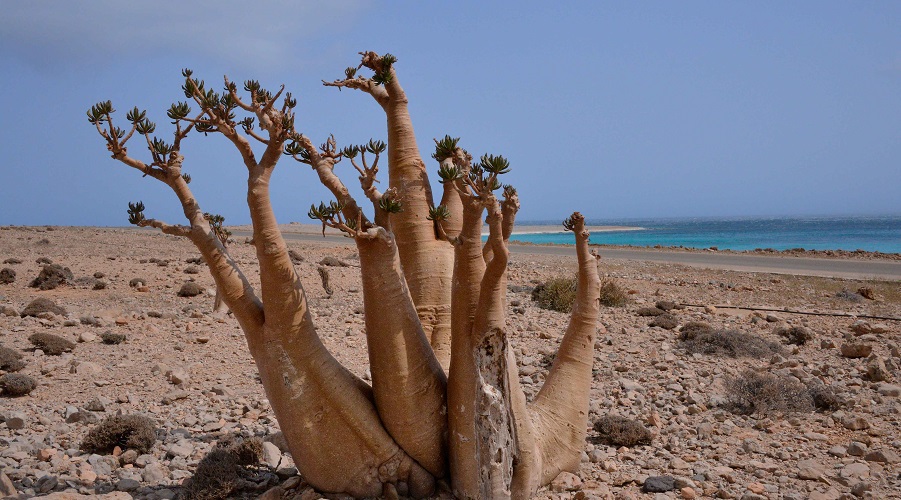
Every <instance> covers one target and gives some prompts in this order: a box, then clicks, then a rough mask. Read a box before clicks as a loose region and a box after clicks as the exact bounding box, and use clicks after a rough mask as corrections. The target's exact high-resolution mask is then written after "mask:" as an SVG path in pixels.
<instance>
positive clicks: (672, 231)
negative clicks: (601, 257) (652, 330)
mask: <svg viewBox="0 0 901 500" xmlns="http://www.w3.org/2000/svg"><path fill="white" fill-rule="evenodd" d="M587 222H588V223H589V224H590V225H598V226H608V225H610V226H632V227H641V228H642V229H640V230H634V231H611V232H595V233H593V234H592V235H591V242H592V243H595V244H607V245H636V246H647V247H653V246H656V245H661V246H665V247H668V246H683V247H689V248H710V247H717V248H719V249H720V250H726V249H729V250H754V249H757V248H772V249H774V250H788V249H792V248H804V249H807V250H858V249H861V250H867V251H871V252H884V253H901V216H855V217H762V218H761V217H753V218H752V217H733V218H685V219H675V218H673V219H619V220H589V221H587ZM518 225H542V226H547V231H548V232H547V233H542V234H515V235H513V236H512V237H511V238H510V239H511V240H515V241H524V242H531V243H569V244H572V243H574V242H575V240H574V238H573V235H572V233H568V232H565V231H563V228H562V226H561V225H560V223H559V222H554V223H551V222H550V221H537V222H523V223H522V224H518Z"/></svg>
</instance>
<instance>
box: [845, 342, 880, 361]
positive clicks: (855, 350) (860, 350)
mask: <svg viewBox="0 0 901 500" xmlns="http://www.w3.org/2000/svg"><path fill="white" fill-rule="evenodd" d="M872 352H873V346H872V345H870V344H860V343H855V344H848V343H846V344H842V347H841V353H842V356H844V357H846V358H865V357H867V356H869V355H870V354H871V353H872Z"/></svg>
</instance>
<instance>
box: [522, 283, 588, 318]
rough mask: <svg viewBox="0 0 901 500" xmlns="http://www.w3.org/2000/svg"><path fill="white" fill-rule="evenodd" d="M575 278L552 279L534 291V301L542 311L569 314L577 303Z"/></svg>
mask: <svg viewBox="0 0 901 500" xmlns="http://www.w3.org/2000/svg"><path fill="white" fill-rule="evenodd" d="M577 284H578V281H577V280H576V278H574V277H569V278H567V277H557V278H551V279H549V280H547V281H546V282H544V283H541V284H539V285H538V286H536V287H535V289H533V290H532V300H533V301H535V302H537V303H538V307H540V308H542V309H550V310H552V311H558V312H564V313H568V312H570V311H572V309H573V303H574V302H575V301H576V285H577Z"/></svg>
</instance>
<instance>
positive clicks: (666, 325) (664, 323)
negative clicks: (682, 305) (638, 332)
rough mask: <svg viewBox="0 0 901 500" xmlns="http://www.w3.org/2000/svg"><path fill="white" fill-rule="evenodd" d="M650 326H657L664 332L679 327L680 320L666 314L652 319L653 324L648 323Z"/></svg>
mask: <svg viewBox="0 0 901 500" xmlns="http://www.w3.org/2000/svg"><path fill="white" fill-rule="evenodd" d="M648 326H657V327H660V328H663V329H664V330H672V329H674V328H676V327H677V326H679V320H677V319H676V317H675V316H673V315H672V314H670V313H666V314H661V315H660V316H657V317H655V318H654V319H652V320H651V322H650V323H648Z"/></svg>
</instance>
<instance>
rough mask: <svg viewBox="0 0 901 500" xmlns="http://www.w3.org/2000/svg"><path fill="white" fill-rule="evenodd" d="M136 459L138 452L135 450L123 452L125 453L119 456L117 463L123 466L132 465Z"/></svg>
mask: <svg viewBox="0 0 901 500" xmlns="http://www.w3.org/2000/svg"><path fill="white" fill-rule="evenodd" d="M137 459H138V452H137V451H136V450H125V452H123V453H122V454H121V455H119V461H120V462H122V463H123V464H133V463H135V460H137Z"/></svg>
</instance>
